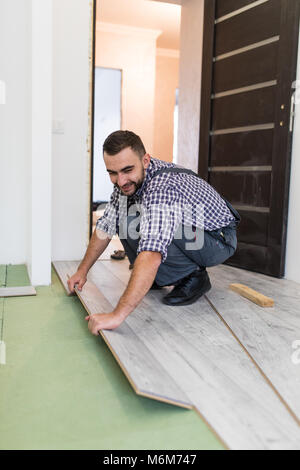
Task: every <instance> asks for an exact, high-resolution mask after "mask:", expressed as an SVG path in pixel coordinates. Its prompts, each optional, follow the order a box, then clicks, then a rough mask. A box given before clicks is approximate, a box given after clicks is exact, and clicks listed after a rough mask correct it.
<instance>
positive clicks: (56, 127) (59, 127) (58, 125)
mask: <svg viewBox="0 0 300 470" xmlns="http://www.w3.org/2000/svg"><path fill="white" fill-rule="evenodd" d="M52 132H53V134H64V133H65V121H64V119H55V120H54V121H53V131H52Z"/></svg>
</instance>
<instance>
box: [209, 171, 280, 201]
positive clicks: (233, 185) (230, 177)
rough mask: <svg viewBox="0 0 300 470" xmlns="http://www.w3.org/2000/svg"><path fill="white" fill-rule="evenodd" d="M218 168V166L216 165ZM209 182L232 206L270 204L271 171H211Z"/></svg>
mask: <svg viewBox="0 0 300 470" xmlns="http://www.w3.org/2000/svg"><path fill="white" fill-rule="evenodd" d="M217 168H218V167H217ZM209 183H210V184H211V185H212V186H213V187H214V188H216V190H217V191H218V192H220V193H221V194H222V195H223V196H224V197H225V198H226V199H228V200H229V201H230V202H231V203H232V204H233V205H234V206H241V205H247V206H249V205H253V206H255V208H262V207H264V208H268V207H269V206H270V188H271V172H270V171H267V172H263V171H259V172H254V171H253V172H248V171H247V172H239V171H230V172H226V173H224V172H222V171H211V172H210V180H209Z"/></svg>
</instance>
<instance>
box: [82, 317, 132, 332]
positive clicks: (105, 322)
mask: <svg viewBox="0 0 300 470" xmlns="http://www.w3.org/2000/svg"><path fill="white" fill-rule="evenodd" d="M85 320H86V321H88V322H89V323H88V328H89V330H90V332H91V333H92V334H93V335H95V336H98V332H99V330H114V329H115V328H117V327H118V326H119V325H121V323H122V321H123V318H121V317H120V316H119V315H117V314H116V313H114V312H111V313H95V314H94V315H88V316H87V317H85Z"/></svg>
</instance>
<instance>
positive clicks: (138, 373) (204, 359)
mask: <svg viewBox="0 0 300 470" xmlns="http://www.w3.org/2000/svg"><path fill="white" fill-rule="evenodd" d="M54 265H55V269H56V271H57V272H58V274H59V276H60V278H61V279H62V281H63V282H65V281H66V275H67V273H68V274H69V275H71V274H73V272H75V271H76V267H77V265H78V262H68V263H64V262H56V263H54ZM223 271H224V272H223ZM227 271H228V272H229V273H230V275H232V276H233V278H234V279H233V280H232V281H231V282H234V281H238V282H243V280H242V278H241V276H240V270H238V272H237V270H232V268H227V267H218V268H216V269H213V270H212V271H211V273H212V279H213V282H214V284H215V288H214V289H213V290H212V291H211V293H210V294H209V300H210V302H212V303H214V302H215V301H216V304H218V305H217V306H216V305H214V308H213V307H212V305H210V303H209V302H208V301H207V300H206V299H205V298H204V299H201V300H199V301H198V302H196V303H195V304H193V305H191V306H187V307H180V308H178V307H177V308H174V307H168V306H165V305H164V304H162V303H161V300H160V298H161V296H162V295H164V294H165V289H164V290H163V291H150V292H149V293H148V294H147V296H146V297H145V298H144V300H143V302H142V303H141V304H140V306H139V307H138V308H137V309H136V310H135V311H134V312H133V313H132V314H131V315H130V316H129V317H128V318H127V320H126V322H124V323H123V324H122V325H121V326H120V327H119V328H118V329H116V330H114V331H103V332H102V336H103V337H104V339H105V341H106V342H107V344H108V346H109V347H110V349H111V351H112V352H113V354H114V356H115V357H116V359H117V360H118V362H119V364H120V366H121V367H122V369H123V371H124V372H125V374H126V375H127V377H128V379H129V380H130V382H131V384H132V385H133V387H134V388H135V390H136V391H137V393H140V394H142V395H146V396H149V397H153V398H155V399H161V400H163V401H169V402H170V403H174V404H178V405H179V406H186V407H189V406H193V407H194V408H195V409H196V410H197V411H198V412H199V414H200V415H201V416H202V417H203V418H204V419H205V420H206V421H207V422H208V423H209V424H210V426H211V427H212V428H213V430H214V431H215V432H216V433H217V435H218V436H219V437H220V439H221V440H222V441H223V442H224V443H225V444H226V445H227V446H228V447H229V448H232V449H300V427H299V426H298V424H297V421H296V419H295V417H294V416H293V414H292V413H290V412H289V411H288V409H287V405H286V403H285V401H284V399H283V397H279V396H278V394H277V393H276V392H275V390H274V388H273V385H272V384H271V383H270V381H271V379H270V378H267V377H265V376H264V375H263V374H262V373H261V370H260V369H259V367H257V364H255V362H254V360H253V359H252V358H251V357H250V356H249V354H248V353H247V349H248V348H249V349H250V346H251V341H250V340H249V338H250V339H251V334H252V333H251V334H250V335H249V331H248V329H249V327H248V329H247V328H246V329H245V331H244V330H243V326H239V327H237V328H239V329H237V330H236V331H237V333H236V336H235V334H233V333H232V331H231V330H230V329H229V327H228V325H227V324H225V321H224V320H223V318H222V317H221V316H220V315H219V314H218V313H217V312H216V311H215V309H217V310H218V311H219V312H220V311H221V312H222V308H221V307H222V305H223V304H224V305H226V302H224V301H223V302H222V296H223V300H224V299H225V300H226V299H227V294H228V295H229V294H230V297H231V296H234V297H231V298H232V299H233V302H234V304H236V305H238V304H239V307H237V309H239V311H240V315H239V316H238V315H236V317H234V316H233V317H232V318H233V320H235V321H233V325H232V326H231V327H232V329H234V328H235V323H243V322H244V316H243V310H244V305H245V304H247V305H248V303H249V301H247V300H246V299H243V298H240V297H239V296H238V295H237V294H235V293H233V292H231V291H229V290H228V277H226V276H225V272H227ZM235 273H236V274H235ZM245 273H246V274H248V273H247V272H245ZM129 276H130V271H129V270H128V262H127V261H121V262H120V261H117V262H114V261H98V262H97V263H95V265H94V267H93V268H92V269H91V271H90V273H89V276H88V278H89V283H88V284H87V285H86V286H85V288H84V289H83V290H82V294H81V295H80V297H81V300H82V302H83V303H84V305H85V307H86V308H87V310H88V311H89V312H90V313H95V312H99V311H103V312H107V311H110V310H111V306H115V305H116V303H117V302H118V300H119V298H120V295H121V294H122V292H123V290H124V289H125V287H126V284H127V282H128V279H129ZM253 276H254V278H256V275H253ZM268 279H269V278H267V280H268ZM279 282H281V281H279ZM244 283H247V282H244ZM248 284H249V283H248ZM250 287H253V288H256V289H258V287H257V285H254V284H252V285H250ZM262 287H263V286H262V285H261V284H260V289H259V290H260V291H263V293H264V294H266V295H270V296H272V293H270V292H265V291H264V290H263V289H262ZM294 287H295V286H294ZM97 288H98V289H97ZM295 288H296V287H295ZM100 291H101V293H100ZM227 291H228V292H227ZM97 292H99V294H100V295H98V294H97ZM214 296H215V297H214ZM236 296H237V297H236ZM218 302H220V304H219V303H218ZM228 305H229V307H228V310H230V304H228ZM218 307H219V308H218ZM256 308H257V309H259V311H260V312H261V311H263V312H265V309H261V308H260V307H258V306H256ZM275 308H276V307H275ZM226 310H227V309H226ZM228 315H229V314H228ZM248 315H249V313H248V314H247V316H246V317H245V318H246V320H247V318H248ZM257 315H258V312H257ZM268 315H271V311H269V313H268ZM292 316H293V315H292ZM295 316H296V315H295ZM248 320H249V319H248ZM256 321H257V320H256V317H253V321H252V323H253V325H254V327H253V335H254V336H255V331H256V333H257V334H258V335H260V337H261V334H260V327H259V328H257V329H255V324H256ZM268 321H269V323H267V325H268V329H267V331H268V334H269V335H272V323H270V321H271V319H270V318H269V320H268ZM226 322H227V320H226ZM249 322H250V323H251V319H250V320H249ZM283 323H284V322H283ZM290 323H292V324H293V325H294V326H295V327H296V324H297V318H294V316H293V320H290ZM279 326H280V325H279ZM233 327H234V328H233ZM275 330H276V326H275ZM241 331H242V332H243V331H244V334H242V333H240V332H241ZM251 331H252V330H251V329H250V332H251ZM284 331H285V329H284V328H283V331H282V335H283V336H284V335H285V333H284ZM246 333H247V334H246ZM239 335H240V336H239ZM266 335H267V333H266ZM278 335H279V336H280V335H281V333H280V332H278ZM237 337H238V339H239V341H240V342H241V343H242V344H240V342H239V341H238V339H237ZM244 338H246V339H247V341H245V344H244V343H243V341H244ZM254 341H255V340H254V339H253V341H252V344H253V342H254ZM257 341H259V340H257ZM269 341H270V344H271V345H273V342H272V341H271V340H269ZM288 341H289V339H288V340H287V342H285V344H287V343H288ZM268 344H269V343H268V342H267V343H266V347H268ZM249 345H250V346H249ZM249 352H250V354H251V356H253V354H252V350H251V351H249ZM270 356H271V352H269V356H268V357H270ZM272 366H273V369H274V368H276V364H274V362H272V363H271V364H270V369H272ZM294 367H295V372H294V373H295V374H296V370H297V371H298V370H299V368H298V369H297V368H296V366H294ZM262 369H264V372H265V373H266V368H265V367H264V368H263V367H262ZM273 372H274V371H273ZM282 377H283V378H285V380H286V377H285V376H282ZM293 377H294V376H293ZM288 378H289V379H290V382H291V384H292V379H291V377H290V375H289V376H288ZM268 379H269V380H270V381H269V380H268ZM276 388H277V389H278V388H279V387H278V386H277V387H276ZM298 390H299V387H298ZM281 395H282V394H281Z"/></svg>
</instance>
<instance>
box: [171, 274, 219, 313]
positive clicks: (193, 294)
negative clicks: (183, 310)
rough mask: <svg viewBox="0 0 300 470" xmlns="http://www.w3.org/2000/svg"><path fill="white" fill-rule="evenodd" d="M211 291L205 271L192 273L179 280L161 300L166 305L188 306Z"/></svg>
mask: <svg viewBox="0 0 300 470" xmlns="http://www.w3.org/2000/svg"><path fill="white" fill-rule="evenodd" d="M210 289H211V284H210V280H209V277H208V274H207V271H206V270H202V271H194V272H193V273H192V274H190V275H189V276H187V277H185V278H184V279H181V281H179V283H178V284H177V285H176V286H175V287H174V289H173V290H172V291H171V292H170V293H169V294H168V295H166V296H165V297H164V298H163V303H164V304H166V305H172V306H174V307H176V306H177V305H178V306H179V305H190V304H192V303H194V302H196V300H198V299H199V298H200V297H201V296H202V295H204V294H206V292H208V291H209V290H210Z"/></svg>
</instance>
